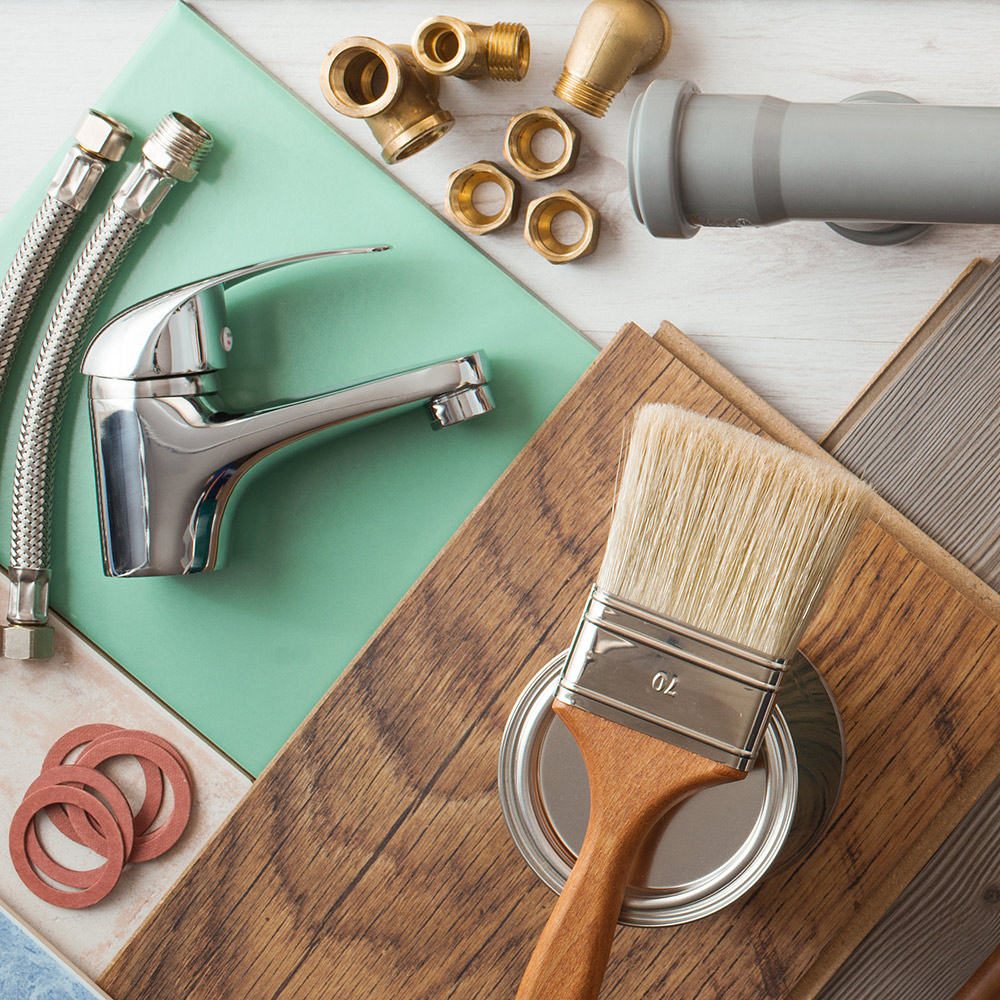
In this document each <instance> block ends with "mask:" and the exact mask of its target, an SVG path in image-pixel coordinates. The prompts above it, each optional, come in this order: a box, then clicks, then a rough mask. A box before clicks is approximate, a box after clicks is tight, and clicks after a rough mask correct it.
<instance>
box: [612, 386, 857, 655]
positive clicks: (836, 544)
mask: <svg viewBox="0 0 1000 1000" xmlns="http://www.w3.org/2000/svg"><path fill="white" fill-rule="evenodd" d="M871 495H872V494H871V490H870V489H869V488H868V487H867V486H865V485H864V484H863V483H861V482H860V481H859V480H858V479H856V478H855V477H854V476H852V475H851V474H850V473H848V472H846V471H844V470H843V469H841V468H839V467H838V466H836V465H834V464H832V463H827V462H823V461H819V460H817V459H813V458H809V457H807V456H805V455H801V454H799V453H798V452H795V451H792V450H791V449H789V448H785V447H784V446H783V445H779V444H776V443H774V442H771V441H767V440H765V439H763V438H760V437H757V436H755V435H753V434H749V433H747V432H746V431H742V430H740V429H739V428H737V427H733V426H732V425H730V424H725V423H722V422H721V421H718V420H711V419H708V418H705V417H701V416H697V415H696V414H693V413H689V412H688V411H686V410H683V409H680V408H679V407H676V406H670V405H664V404H650V405H647V406H644V407H642V408H641V409H640V410H639V412H638V414H637V416H636V419H635V424H634V426H633V429H632V434H631V438H630V440H629V447H628V456H627V458H626V460H625V464H624V468H623V470H622V473H621V476H620V479H619V483H618V493H617V497H616V500H615V510H614V514H613V516H612V524H611V531H610V534H609V536H608V545H607V549H606V551H605V555H604V561H603V563H602V564H601V570H600V573H599V575H598V578H597V584H598V586H599V587H600V588H601V589H603V590H605V591H607V592H608V593H611V594H615V595H618V596H619V597H623V598H625V599H626V600H629V601H632V602H634V603H636V604H641V605H643V606H644V607H646V608H649V609H650V610H651V611H655V612H657V613H659V614H661V615H665V616H667V617H670V618H673V619H675V620H678V621H682V622H686V623H688V624H690V625H694V626H695V627H697V628H700V629H702V630H704V631H706V632H711V633H713V634H715V635H718V636H721V637H722V638H725V639H728V640H730V641H732V642H737V643H740V644H742V645H744V646H749V647H751V648H752V649H755V650H757V651H758V652H760V653H763V654H764V655H766V656H770V657H774V658H782V657H787V656H789V655H790V654H791V653H792V652H793V651H794V649H795V647H796V646H797V644H798V641H799V639H800V637H801V635H802V632H803V630H804V629H805V627H806V624H807V623H808V621H809V618H810V617H811V615H812V612H813V611H814V609H815V608H816V606H817V605H818V603H819V600H820V598H821V597H822V595H823V592H824V591H825V589H826V585H827V583H828V582H829V579H830V577H831V576H832V575H833V572H834V570H835V569H836V567H837V564H838V563H839V562H840V559H841V557H842V556H843V553H844V549H845V548H846V547H847V544H848V542H849V541H850V539H851V537H852V535H853V534H854V531H855V529H856V528H857V527H858V525H859V523H860V521H861V520H862V518H863V517H864V516H865V514H866V512H867V510H868V505H869V502H870V498H871Z"/></svg>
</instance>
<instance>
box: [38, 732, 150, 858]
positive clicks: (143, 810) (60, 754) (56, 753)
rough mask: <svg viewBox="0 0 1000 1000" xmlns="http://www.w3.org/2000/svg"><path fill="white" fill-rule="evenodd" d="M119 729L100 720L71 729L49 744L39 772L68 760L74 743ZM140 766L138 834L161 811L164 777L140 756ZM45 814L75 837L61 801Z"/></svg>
mask: <svg viewBox="0 0 1000 1000" xmlns="http://www.w3.org/2000/svg"><path fill="white" fill-rule="evenodd" d="M121 732H124V730H123V729H122V728H121V726H113V725H111V724H109V723H103V722H94V723H91V724H89V725H86V726H77V728H76V729H71V730H70V731H69V732H68V733H66V734H64V735H63V736H60V737H59V739H58V740H56V741H55V743H53V744H52V747H51V748H50V750H49V752H48V753H47V754H46V755H45V760H44V761H42V773H43V774H44V773H45V772H46V771H47V770H48V769H49V768H51V767H56V766H58V765H60V764H66V763H68V761H67V757H69V755H70V754H71V753H72V752H73V751H74V750H75V749H76V748H77V747H83V746H86V745H87V744H88V743H90V742H92V741H93V740H96V739H100V738H101V737H102V736H107V735H109V734H111V733H121ZM139 766H140V767H141V768H142V775H143V778H144V779H145V782H146V793H145V796H144V798H143V800H142V805H141V806H140V807H139V811H138V812H137V813H136V814H135V819H134V823H135V831H136V833H139V834H141V833H145V832H146V830H148V829H149V827H150V826H151V825H152V823H153V820H154V819H156V814H157V813H158V812H159V811H160V804H161V803H162V801H163V777H162V776H161V774H160V771H159V768H157V767H156V765H155V764H153V763H151V762H150V761H146V760H140V761H139ZM45 814H46V816H48V818H49V819H50V820H51V821H52V823H53V825H54V826H55V828H56V829H57V830H58V831H59V832H60V833H61V834H63V835H64V836H66V837H69V838H70V839H76V835H75V833H74V828H73V825H72V824H71V822H70V819H69V815H68V813H67V810H66V809H64V808H63V807H62V806H61V805H54V806H50V807H49V808H48V809H46V810H45ZM88 822H89V821H88Z"/></svg>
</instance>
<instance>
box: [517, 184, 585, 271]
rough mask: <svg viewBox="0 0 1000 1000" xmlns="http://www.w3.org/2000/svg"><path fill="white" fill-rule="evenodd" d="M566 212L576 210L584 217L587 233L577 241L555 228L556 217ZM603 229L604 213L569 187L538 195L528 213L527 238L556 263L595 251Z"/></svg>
mask: <svg viewBox="0 0 1000 1000" xmlns="http://www.w3.org/2000/svg"><path fill="white" fill-rule="evenodd" d="M563 212H572V213H573V214H574V215H577V216H579V217H580V219H582V220H583V235H582V236H581V237H580V238H579V239H578V240H577V241H576V242H575V243H563V242H562V241H561V240H559V239H557V238H556V236H555V235H554V233H553V232H552V222H553V220H554V219H555V218H556V216H557V215H561V214H562V213H563ZM600 232H601V216H600V213H599V212H598V211H597V209H596V208H594V207H593V206H592V205H588V204H587V202H585V201H584V200H583V199H582V198H581V197H580V196H579V195H578V194H575V193H574V192H573V191H568V190H566V189H565V188H564V189H563V190H562V191H556V192H555V194H546V195H543V196H542V197H541V198H536V199H535V200H534V201H533V202H531V203H530V204H529V205H528V210H527V212H526V213H525V218H524V239H525V242H526V243H527V244H528V246H530V247H531V248H532V249H534V250H537V251H538V253H540V254H541V255H542V256H543V257H544V258H545V259H546V260H547V261H549V262H550V263H552V264H566V263H568V262H569V261H571V260H576V259H577V258H579V257H586V256H587V254H591V253H593V252H594V250H595V249H597V238H598V236H599V235H600Z"/></svg>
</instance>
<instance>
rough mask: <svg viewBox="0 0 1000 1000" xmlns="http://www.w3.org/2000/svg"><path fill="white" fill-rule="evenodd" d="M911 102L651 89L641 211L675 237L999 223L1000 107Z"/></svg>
mask: <svg viewBox="0 0 1000 1000" xmlns="http://www.w3.org/2000/svg"><path fill="white" fill-rule="evenodd" d="M862 96H864V95H862ZM894 97H896V98H898V100H899V101H900V102H901V103H881V102H882V101H886V100H887V99H888V100H890V101H891V100H892V99H893V98H894ZM907 100H908V99H907V98H903V97H901V96H899V95H884V94H883V95H872V100H871V101H866V100H857V99H855V100H852V101H850V102H844V103H841V104H790V103H789V102H788V101H781V100H778V99H777V98H775V97H764V96H756V95H754V96H733V95H715V94H702V93H700V92H699V91H698V88H697V87H695V85H694V84H692V83H689V82H687V81H683V80H654V81H653V83H651V84H650V86H649V87H648V88H647V90H646V92H645V93H644V94H643V95H642V96H640V97H639V99H638V101H636V104H635V107H634V109H633V111H632V120H631V123H630V126H629V138H628V178H629V192H630V194H631V198H632V207H633V208H634V209H635V213H636V215H637V216H638V218H639V220H640V221H641V222H643V223H644V224H645V226H646V228H647V229H648V230H649V231H650V232H651V233H652V234H653V235H654V236H674V237H690V236H693V235H694V234H695V233H696V232H697V231H698V228H699V227H700V226H767V225H771V224H772V223H776V222H784V221H786V220H788V219H819V220H822V221H824V222H840V223H858V222H861V223H867V222H885V223H939V222H954V223H993V224H996V223H1000V108H966V107H935V106H932V105H926V104H915V103H906V102H907Z"/></svg>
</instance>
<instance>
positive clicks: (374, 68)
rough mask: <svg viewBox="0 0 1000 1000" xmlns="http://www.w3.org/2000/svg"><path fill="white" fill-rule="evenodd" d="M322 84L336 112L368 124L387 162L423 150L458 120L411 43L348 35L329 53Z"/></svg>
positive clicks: (324, 64)
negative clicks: (440, 101)
mask: <svg viewBox="0 0 1000 1000" xmlns="http://www.w3.org/2000/svg"><path fill="white" fill-rule="evenodd" d="M319 85H320V89H321V90H322V91H323V96H324V97H325V98H326V100H327V103H328V104H329V105H330V107H332V108H333V109H334V110H335V111H339V112H340V113H341V114H342V115H347V117H348V118H363V119H364V120H365V121H366V122H367V123H368V127H369V128H370V129H371V130H372V135H374V136H375V138H376V139H377V140H378V142H379V145H380V146H381V147H382V159H383V160H385V162H386V163H396V162H397V161H399V160H405V159H406V157H408V156H412V155H413V154H414V153H418V152H420V150H421V149H424V148H426V147H427V146H429V145H430V144H431V143H432V142H436V141H437V140H438V139H440V138H441V136H443V135H444V134H445V132H447V131H448V129H450V128H451V126H452V125H453V124H454V123H455V119H454V117H453V116H452V114H451V112H450V111H445V110H444V109H443V108H442V107H441V105H440V104H438V100H437V96H438V92H439V90H440V86H441V84H440V81H439V80H438V78H437V77H434V76H430V75H428V74H427V73H425V72H424V71H423V70H422V69H421V68H420V66H419V65H418V64H417V61H416V60H415V59H414V58H413V53H412V52H411V51H410V49H409V48H408V47H407V46H406V45H393V46H389V45H385V44H384V43H383V42H379V41H376V40H375V39H374V38H367V37H365V36H363V35H355V36H353V37H351V38H345V39H344V40H343V41H340V42H338V43H337V44H336V45H334V47H333V48H332V49H330V51H329V52H328V53H327V54H326V58H325V59H324V60H323V64H322V67H321V69H320V75H319Z"/></svg>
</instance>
